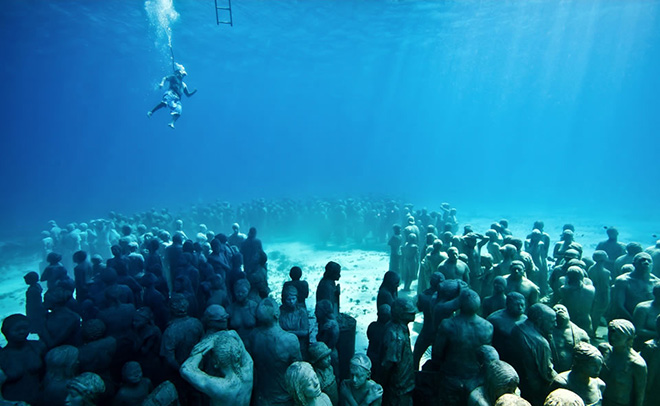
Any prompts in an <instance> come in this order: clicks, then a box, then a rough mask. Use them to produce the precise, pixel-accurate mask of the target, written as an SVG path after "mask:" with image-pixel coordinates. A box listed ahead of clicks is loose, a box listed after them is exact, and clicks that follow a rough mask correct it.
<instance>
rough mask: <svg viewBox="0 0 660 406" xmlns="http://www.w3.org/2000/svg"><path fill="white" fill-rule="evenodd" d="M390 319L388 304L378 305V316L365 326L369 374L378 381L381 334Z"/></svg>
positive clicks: (381, 343) (390, 309)
mask: <svg viewBox="0 0 660 406" xmlns="http://www.w3.org/2000/svg"><path fill="white" fill-rule="evenodd" d="M391 319H392V308H391V307H390V305H388V304H383V305H380V306H378V318H377V320H376V321H374V322H372V323H371V324H369V327H367V338H368V339H369V346H368V347H367V356H368V357H369V359H370V360H371V376H372V377H373V379H374V381H376V382H379V381H380V355H381V347H382V345H383V335H384V333H385V329H386V328H387V323H389V322H390V320H391Z"/></svg>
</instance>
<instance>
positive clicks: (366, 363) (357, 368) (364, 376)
mask: <svg viewBox="0 0 660 406" xmlns="http://www.w3.org/2000/svg"><path fill="white" fill-rule="evenodd" d="M370 376H371V360H370V359H369V357H367V356H366V355H365V354H361V353H360V354H355V355H354V356H353V358H351V361H350V375H349V379H350V383H351V386H353V388H355V389H359V388H362V387H364V385H365V384H366V383H367V381H368V380H369V377H370Z"/></svg>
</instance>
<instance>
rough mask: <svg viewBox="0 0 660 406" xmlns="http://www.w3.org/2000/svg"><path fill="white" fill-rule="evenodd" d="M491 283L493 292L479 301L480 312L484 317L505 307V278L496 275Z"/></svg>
mask: <svg viewBox="0 0 660 406" xmlns="http://www.w3.org/2000/svg"><path fill="white" fill-rule="evenodd" d="M492 285H493V287H492V289H491V290H492V292H493V294H492V295H490V296H488V297H486V298H484V300H483V301H482V302H481V314H482V315H483V317H486V318H487V317H488V316H490V315H491V314H493V313H494V312H496V311H498V310H500V309H504V308H505V307H506V298H507V295H506V279H504V277H503V276H496V277H495V279H493V283H492Z"/></svg>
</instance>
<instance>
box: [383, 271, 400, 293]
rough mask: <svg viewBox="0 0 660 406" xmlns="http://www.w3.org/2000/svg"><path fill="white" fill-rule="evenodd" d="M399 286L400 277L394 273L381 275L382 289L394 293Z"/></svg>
mask: <svg viewBox="0 0 660 406" xmlns="http://www.w3.org/2000/svg"><path fill="white" fill-rule="evenodd" d="M399 284H401V277H400V276H399V274H398V273H396V272H394V271H387V272H385V275H383V287H384V288H386V289H387V290H389V291H391V292H396V291H397V289H398V288H399Z"/></svg>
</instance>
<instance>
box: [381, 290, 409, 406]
mask: <svg viewBox="0 0 660 406" xmlns="http://www.w3.org/2000/svg"><path fill="white" fill-rule="evenodd" d="M416 313H417V309H416V308H415V306H414V305H413V304H412V302H411V301H410V300H408V299H405V298H397V299H396V300H395V301H394V304H393V306H392V320H391V321H390V322H389V323H388V324H387V327H386V329H385V333H384V335H383V344H382V347H381V356H380V359H381V369H380V372H381V382H382V385H383V389H384V391H383V403H384V404H385V405H397V406H398V405H401V406H411V405H412V391H413V389H414V388H415V368H414V366H413V354H412V349H411V346H410V332H409V330H408V324H410V323H412V322H413V321H414V320H415V314H416Z"/></svg>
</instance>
